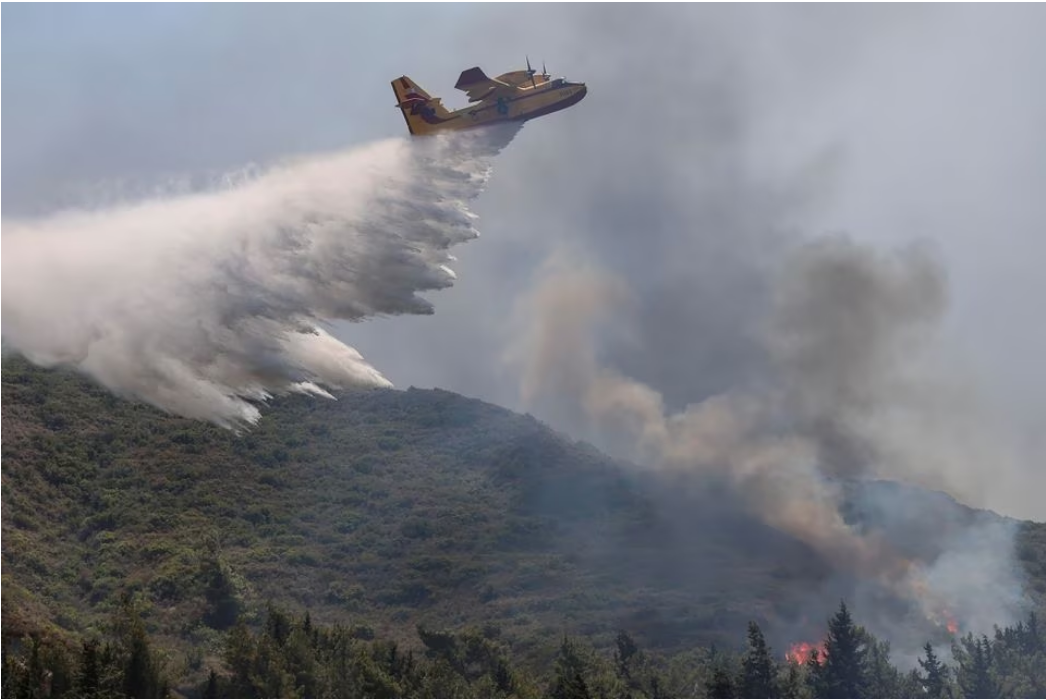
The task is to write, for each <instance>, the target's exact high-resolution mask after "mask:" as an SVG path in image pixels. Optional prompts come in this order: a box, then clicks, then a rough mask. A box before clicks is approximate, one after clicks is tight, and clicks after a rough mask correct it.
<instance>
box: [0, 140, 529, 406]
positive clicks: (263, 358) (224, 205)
mask: <svg viewBox="0 0 1046 700" xmlns="http://www.w3.org/2000/svg"><path fill="white" fill-rule="evenodd" d="M514 134H515V128H507V129H504V130H494V131H489V130H488V131H485V132H484V133H472V134H458V135H452V136H445V137H444V136H441V137H439V138H430V139H425V140H424V141H413V142H412V141H409V140H403V139H391V140H387V141H382V142H378V143H373V144H370V145H367V146H364V147H361V148H356V149H353V150H350V151H346V152H343V153H338V154H333V155H325V156H319V157H313V158H308V159H302V160H300V161H298V162H292V163H286V164H283V165H280V166H277V167H274V168H271V169H269V170H268V171H267V172H265V173H263V174H261V175H257V176H255V177H250V178H248V179H246V180H245V181H242V182H239V183H235V184H230V185H229V186H227V187H225V188H222V189H219V190H216V191H205V192H199V193H194V194H182V195H177V196H171V197H167V198H162V197H161V198H154V199H150V200H146V201H141V202H137V203H128V204H124V205H121V206H116V207H109V208H104V209H98V210H93V211H86V210H81V211H66V212H62V213H59V214H55V215H52V216H49V217H47V218H43V219H36V220H16V221H5V222H4V227H3V252H4V256H3V334H4V341H5V343H6V344H9V345H10V347H11V348H13V349H15V350H17V351H20V352H22V353H23V354H25V355H26V356H27V357H28V358H29V359H30V360H32V361H34V362H36V363H39V364H41V365H45V366H54V365H66V366H72V367H75V368H76V369H78V370H80V371H82V372H85V373H86V374H88V375H90V376H92V377H94V378H95V379H97V380H98V381H100V382H101V383H102V384H104V385H105V386H107V387H108V388H110V389H111V390H113V391H114V392H116V393H118V394H121V395H125V396H130V397H135V398H138V399H141V400H144V401H147V402H149V403H151V404H153V405H155V406H157V407H159V408H161V409H163V410H166V411H169V412H173V413H178V414H181V415H184V416H188V417H193V418H201V419H206V420H210V421H214V422H216V423H218V424H220V425H223V426H227V427H235V426H238V425H243V424H249V423H253V422H255V421H257V420H258V418H259V415H260V414H259V410H258V408H257V405H256V404H257V403H258V402H260V401H264V400H265V399H267V398H269V397H270V396H272V395H273V394H276V393H281V392H288V391H305V392H310V393H315V394H320V395H327V396H329V395H330V394H329V393H328V392H326V391H325V390H324V389H323V388H322V387H330V388H334V387H345V386H363V387H368V386H370V387H379V386H388V385H389V382H388V381H387V380H386V379H385V378H384V377H383V376H382V374H381V373H380V372H379V371H378V369H376V368H375V367H374V366H372V365H371V364H370V363H369V362H368V361H367V360H365V359H364V358H363V357H362V356H361V355H360V354H359V353H358V352H357V351H356V350H355V349H353V348H351V347H349V346H347V345H346V344H344V343H342V342H341V341H339V340H336V339H335V338H334V337H333V336H331V335H329V334H328V333H327V332H326V331H325V330H324V329H323V327H322V326H323V324H324V322H326V321H329V320H332V319H344V320H349V321H359V320H361V319H365V318H368V317H373V316H380V315H392V314H429V313H432V311H433V307H432V305H431V303H430V302H429V301H427V300H426V299H423V298H422V297H420V296H418V294H419V293H420V292H425V291H429V290H436V289H441V288H444V287H447V286H449V285H451V284H452V283H453V281H454V273H453V272H452V271H451V269H450V267H449V263H450V262H451V261H452V260H453V258H452V256H450V255H449V254H448V252H447V249H448V248H450V247H451V246H453V245H455V244H458V243H461V242H464V241H467V240H469V239H471V238H474V237H475V236H477V235H478V233H477V231H476V229H475V228H474V225H473V221H474V219H475V216H474V215H473V214H471V213H470V212H469V210H468V208H467V203H468V201H469V200H470V199H472V198H474V197H475V196H476V195H478V194H479V192H480V191H481V189H482V188H483V186H484V184H485V182H486V178H487V175H488V173H489V167H490V159H491V157H492V156H493V155H494V154H495V153H497V151H498V150H499V149H500V148H501V147H503V146H504V145H506V144H507V143H508V141H509V140H510V139H511V138H512V137H513V135H514Z"/></svg>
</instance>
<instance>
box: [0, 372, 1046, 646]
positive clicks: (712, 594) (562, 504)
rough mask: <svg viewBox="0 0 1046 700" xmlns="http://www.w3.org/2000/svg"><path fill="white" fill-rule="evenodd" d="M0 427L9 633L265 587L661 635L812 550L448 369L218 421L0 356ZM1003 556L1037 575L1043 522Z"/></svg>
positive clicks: (413, 616)
mask: <svg viewBox="0 0 1046 700" xmlns="http://www.w3.org/2000/svg"><path fill="white" fill-rule="evenodd" d="M2 429H3V435H2V438H3V455H2V464H3V625H4V632H5V636H7V637H11V636H19V635H21V634H23V633H26V632H38V631H48V630H50V631H52V632H55V633H57V634H59V635H68V636H70V637H71V638H75V637H79V636H80V635H83V634H93V633H97V632H99V630H101V629H102V626H103V625H104V624H105V623H106V621H107V620H108V619H109V618H110V616H111V615H112V613H113V612H114V610H115V609H116V608H117V606H118V603H119V601H120V600H121V596H122V595H124V594H126V593H129V592H132V593H137V595H138V598H139V599H140V600H141V601H143V602H144V603H145V604H146V606H147V608H146V615H145V619H146V623H147V626H148V629H149V631H150V633H151V634H153V635H154V636H155V638H156V639H157V640H159V643H160V644H161V645H164V646H166V647H168V648H174V649H178V648H181V649H187V648H190V647H197V648H202V649H204V650H205V651H206V653H212V652H214V651H215V650H216V649H217V648H218V645H219V643H220V642H219V640H220V636H221V635H220V631H221V630H225V629H228V628H229V627H231V626H232V625H233V623H234V622H235V620H236V618H237V616H240V615H243V616H246V618H247V619H248V621H250V620H254V621H259V620H261V619H262V618H263V617H264V608H265V604H266V603H267V602H268V601H273V602H275V603H277V604H278V605H280V606H285V607H286V608H288V609H289V610H291V611H297V612H303V611H305V610H308V611H309V612H310V613H311V615H312V616H313V618H314V619H316V620H322V621H324V622H325V623H328V624H330V623H336V622H341V623H344V624H346V625H351V626H356V627H357V628H358V629H359V630H360V633H361V634H364V635H367V634H370V633H371V632H373V633H374V634H376V635H378V636H380V637H383V638H391V639H400V640H402V641H403V642H405V643H408V644H410V643H416V639H417V637H416V631H415V630H416V626H417V625H418V624H419V623H421V624H425V625H427V626H430V627H446V628H461V627H463V626H465V625H475V626H477V627H481V626H488V627H489V626H496V627H498V628H500V631H501V637H502V638H503V639H507V640H510V641H511V644H512V647H513V650H514V652H515V653H516V654H518V655H519V656H520V657H521V658H535V659H547V658H549V657H550V656H551V655H553V654H554V653H555V651H556V649H557V648H558V645H559V642H560V641H561V640H562V635H563V634H564V633H570V634H580V635H585V636H586V637H588V638H589V639H591V640H592V641H593V642H594V643H595V644H596V645H597V646H600V645H602V646H610V645H612V643H613V640H614V636H615V634H616V633H617V631H618V630H619V629H627V630H628V631H629V632H630V633H631V634H632V635H634V636H635V638H636V639H637V640H639V641H640V643H641V644H642V645H643V646H644V647H649V648H654V649H660V650H664V651H677V650H680V649H686V648H692V647H694V646H697V645H703V644H708V643H717V644H722V645H728V646H730V645H736V644H738V643H740V641H741V640H742V635H743V630H744V629H745V626H746V624H747V622H748V621H749V620H750V619H755V620H757V621H759V622H760V623H761V624H767V625H768V628H769V629H771V630H772V629H774V627H775V625H778V623H781V624H780V625H778V626H781V625H783V624H784V623H786V622H789V621H794V620H797V619H798V618H799V617H800V616H801V615H805V614H806V613H807V612H808V611H809V609H810V608H809V592H810V591H811V590H814V589H815V587H816V586H817V585H818V583H819V582H820V581H822V580H823V579H824V578H825V577H827V576H828V575H829V573H830V572H829V571H828V568H827V566H826V565H825V564H824V563H823V562H821V561H820V560H819V559H818V558H817V557H816V556H815V555H814V554H813V553H812V552H811V551H809V550H808V549H807V548H806V547H805V546H804V545H802V544H801V543H799V542H796V541H794V540H791V539H790V538H788V537H786V536H785V535H783V534H781V533H779V532H777V531H774V530H771V529H769V528H767V527H766V526H763V525H761V524H760V523H758V522H756V521H754V520H753V519H751V518H749V517H746V516H745V515H743V511H741V510H740V509H739V508H737V507H735V506H734V504H732V503H731V499H730V497H729V495H728V494H727V493H726V492H725V491H722V492H718V491H717V490H716V489H715V488H714V486H711V485H707V484H706V485H704V487H703V488H702V489H701V490H691V491H686V490H683V489H681V488H679V485H677V484H658V483H654V482H652V481H651V480H649V479H646V480H643V481H640V480H638V479H637V478H636V477H635V476H634V475H635V474H636V473H637V470H636V469H635V468H634V467H629V465H626V464H622V463H619V462H615V461H614V460H611V459H610V458H608V457H606V456H605V455H602V454H601V453H599V452H598V451H596V450H595V449H594V448H591V447H589V446H586V445H584V444H580V443H577V442H574V441H572V440H570V439H568V438H566V437H564V436H562V435H560V434H557V433H555V432H553V431H551V430H550V429H548V428H547V427H546V426H544V425H543V424H541V423H540V422H538V421H536V420H535V419H533V418H532V417H529V416H521V415H518V414H515V413H512V412H510V411H508V410H505V409H502V408H499V407H496V406H492V405H490V404H486V403H483V402H480V401H477V400H473V399H468V398H464V397H462V396H459V395H456V394H453V393H449V392H446V391H439V390H432V391H429V390H415V389H410V390H407V391H394V390H376V391H366V392H355V393H348V394H344V395H342V396H341V397H340V400H338V401H335V402H331V401H326V400H321V399H316V398H307V397H287V398H281V399H279V400H276V401H274V402H273V403H272V404H271V406H270V407H269V408H267V409H266V411H265V412H264V417H263V419H262V421H261V422H260V424H259V425H258V426H257V427H256V428H254V429H252V430H250V431H248V432H246V433H244V434H242V435H235V434H233V433H231V432H228V431H225V430H222V429H219V428H215V427H212V426H210V425H207V424H204V423H200V422H196V421H190V420H185V419H181V418H176V417H171V416H167V415H165V414H162V413H160V412H158V411H156V410H153V409H151V408H149V407H147V406H142V405H139V404H135V403H132V402H129V401H125V400H123V399H120V398H117V397H114V396H112V395H110V394H109V393H107V392H106V391H104V390H102V389H100V388H97V387H95V386H94V385H93V384H91V383H90V382H88V381H87V380H85V379H83V378H81V377H79V376H78V375H74V374H71V373H68V372H59V371H48V370H42V369H39V368H35V367H33V366H31V365H30V364H28V363H27V362H25V361H24V360H21V359H19V358H17V357H7V358H5V360H4V363H3V421H2ZM1020 556H1021V559H1022V562H1023V564H1024V565H1025V566H1026V568H1027V570H1028V572H1029V574H1030V575H1031V576H1032V581H1033V588H1034V589H1035V590H1036V591H1038V593H1040V594H1041V593H1042V592H1044V591H1046V528H1044V526H1042V525H1032V524H1027V525H1026V526H1025V528H1024V532H1023V534H1022V540H1021V548H1020ZM837 604H838V600H837V599H836V600H831V601H827V602H826V605H825V609H826V610H831V609H833V608H834V607H835V606H836V605H837ZM775 641H778V642H779V640H775Z"/></svg>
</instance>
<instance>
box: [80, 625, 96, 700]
mask: <svg viewBox="0 0 1046 700" xmlns="http://www.w3.org/2000/svg"><path fill="white" fill-rule="evenodd" d="M76 681H77V683H76V685H77V690H79V692H80V695H82V696H83V697H87V698H92V697H94V696H95V695H97V694H98V691H99V689H100V686H101V672H100V670H99V667H98V642H97V641H96V640H93V639H92V640H91V641H89V642H84V643H83V647H82V649H81V651H80V673H79V674H78V675H77V679H76Z"/></svg>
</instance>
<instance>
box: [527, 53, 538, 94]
mask: <svg viewBox="0 0 1046 700" xmlns="http://www.w3.org/2000/svg"><path fill="white" fill-rule="evenodd" d="M534 73H535V71H534V69H533V68H531V67H530V56H527V77H529V78H530V85H531V87H537V86H538V84H537V83H536V82H535V81H534Z"/></svg>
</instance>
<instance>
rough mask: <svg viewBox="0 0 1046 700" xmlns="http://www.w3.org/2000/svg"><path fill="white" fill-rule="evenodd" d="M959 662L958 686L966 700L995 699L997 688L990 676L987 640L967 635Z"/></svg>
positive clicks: (989, 647)
mask: <svg viewBox="0 0 1046 700" xmlns="http://www.w3.org/2000/svg"><path fill="white" fill-rule="evenodd" d="M962 645H963V647H964V649H963V653H962V655H961V657H960V659H961V660H960V662H959V686H960V687H961V688H962V691H963V694H964V695H965V696H966V697H968V698H997V697H999V687H998V684H997V683H996V681H995V678H994V676H993V674H992V649H991V642H990V641H988V638H987V637H985V636H982V637H981V638H980V639H977V640H974V639H973V636H972V635H968V636H967V637H966V638H965V639H963V640H962ZM957 656H958V655H957Z"/></svg>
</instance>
